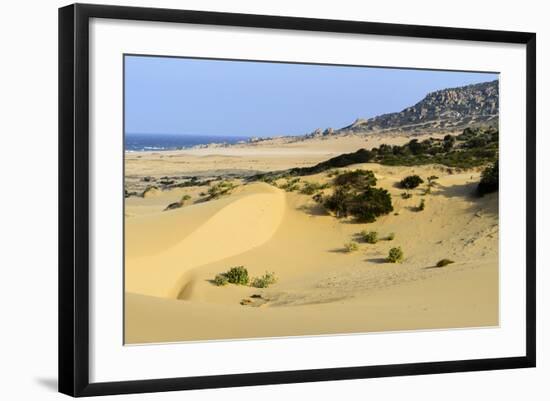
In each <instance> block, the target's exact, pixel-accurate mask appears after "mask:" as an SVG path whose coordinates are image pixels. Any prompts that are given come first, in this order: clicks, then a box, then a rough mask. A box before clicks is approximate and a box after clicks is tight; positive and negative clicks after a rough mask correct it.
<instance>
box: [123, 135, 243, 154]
mask: <svg viewBox="0 0 550 401" xmlns="http://www.w3.org/2000/svg"><path fill="white" fill-rule="evenodd" d="M248 139H249V137H246V136H214V135H177V134H129V133H128V134H126V135H125V137H124V142H125V144H124V148H125V150H126V151H130V152H142V151H161V150H178V149H185V148H190V147H193V146H196V145H207V144H209V143H227V144H233V143H237V142H240V141H247V140H248Z"/></svg>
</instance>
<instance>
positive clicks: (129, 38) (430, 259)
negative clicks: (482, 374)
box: [59, 4, 536, 396]
mask: <svg viewBox="0 0 550 401" xmlns="http://www.w3.org/2000/svg"><path fill="white" fill-rule="evenodd" d="M535 82H536V72H535V34H534V33H524V32H507V31H488V30H477V29H476V30H474V29H463V28H447V27H433V26H414V25H396V24H389V23H388V24H386V23H370V22H359V21H339V20H320V19H308V18H295V17H281V16H265V15H243V14H232V13H218V12H203V11H184V10H168V9H152V8H136V7H115V6H101V5H85V4H77V5H70V6H67V7H64V8H61V9H60V10H59V191H60V192H59V390H60V391H61V392H63V393H66V394H69V395H72V396H92V395H104V394H120V393H137V392H155V391H171V390H187V389H201V388H214V387H229V386H250V385H262V384H278V383H292V382H311V381H322V380H343V379H359V378H372V377H383V376H398V375H419V374H433V373H448V372H463V371H477V370H490V369H512V368H527V367H533V366H535V244H536V242H535V220H536V219H535V108H536V107H535Z"/></svg>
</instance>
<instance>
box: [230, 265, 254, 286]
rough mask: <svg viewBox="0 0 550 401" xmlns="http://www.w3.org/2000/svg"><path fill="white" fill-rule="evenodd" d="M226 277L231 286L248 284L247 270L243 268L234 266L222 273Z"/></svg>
mask: <svg viewBox="0 0 550 401" xmlns="http://www.w3.org/2000/svg"><path fill="white" fill-rule="evenodd" d="M224 274H225V276H226V277H227V281H228V282H230V283H231V284H238V285H247V284H248V280H249V278H248V270H246V269H245V268H244V267H243V266H235V267H232V268H231V269H229V270H228V271H227V272H226V273H224Z"/></svg>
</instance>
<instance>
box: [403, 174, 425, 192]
mask: <svg viewBox="0 0 550 401" xmlns="http://www.w3.org/2000/svg"><path fill="white" fill-rule="evenodd" d="M423 182H424V180H423V179H422V178H420V176H418V175H416V174H415V175H409V176H407V177H405V178H403V179H402V180H401V181H400V182H399V186H400V187H401V188H405V189H414V188H416V187H417V186H419V185H420V184H422V183H423Z"/></svg>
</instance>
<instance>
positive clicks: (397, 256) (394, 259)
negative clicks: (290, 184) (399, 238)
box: [386, 246, 404, 263]
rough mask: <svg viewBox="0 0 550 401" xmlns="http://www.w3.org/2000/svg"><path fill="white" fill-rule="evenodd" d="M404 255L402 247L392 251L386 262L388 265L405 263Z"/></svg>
mask: <svg viewBox="0 0 550 401" xmlns="http://www.w3.org/2000/svg"><path fill="white" fill-rule="evenodd" d="M403 258H404V254H403V250H402V249H401V247H400V246H398V247H395V248H392V249H390V251H389V252H388V257H387V258H386V261H387V262H388V263H401V262H402V261H403Z"/></svg>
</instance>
